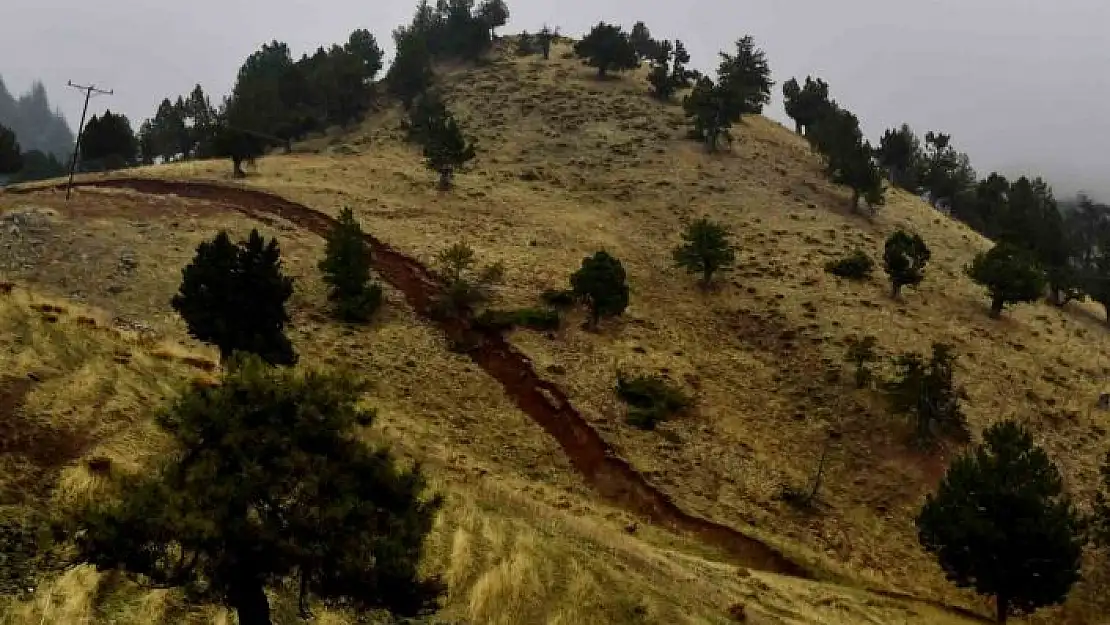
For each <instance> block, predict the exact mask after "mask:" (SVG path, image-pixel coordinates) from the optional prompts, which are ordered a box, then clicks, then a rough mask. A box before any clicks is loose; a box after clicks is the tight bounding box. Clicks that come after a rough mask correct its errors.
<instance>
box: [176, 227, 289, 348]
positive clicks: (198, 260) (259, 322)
mask: <svg viewBox="0 0 1110 625" xmlns="http://www.w3.org/2000/svg"><path fill="white" fill-rule="evenodd" d="M181 277H182V280H181V287H180V289H179V290H178V293H177V294H176V295H174V297H173V300H172V304H173V308H174V310H176V311H177V313H178V314H180V315H181V318H182V319H184V320H185V324H186V325H187V326H188V328H189V334H190V335H191V336H193V337H194V338H196V339H197V340H200V341H204V342H205V343H211V344H213V345H215V346H216V347H217V348H218V349H219V350H220V357H221V358H222V359H223V360H224V361H227V360H228V359H230V358H231V356H232V355H233V354H234V353H235V352H238V351H243V352H248V353H252V354H257V355H258V356H260V357H262V359H264V360H265V361H266V362H269V363H271V364H275V365H292V364H293V363H295V362H296V355H295V354H294V353H293V346H292V344H290V342H289V339H288V338H286V336H285V326H286V324H288V323H289V315H288V314H287V313H286V311H285V303H286V301H288V300H289V297H290V296H292V295H293V280H292V279H290V278H287V277H285V276H284V275H283V274H282V271H281V250H280V249H279V248H278V243H277V239H271V240H270V241H266V239H265V238H263V237H262V236H261V235H260V234H259V233H258V231H257V230H251V233H250V236H249V237H248V238H247V239H246V240H245V241H240V242H239V244H238V245H236V244H234V243H232V242H231V239H230V237H228V235H227V233H226V232H220V233H219V234H218V235H216V237H215V238H214V239H212V240H211V241H205V242H203V243H201V244H200V245H199V246H198V247H197V253H196V256H195V257H194V258H193V261H192V262H191V263H189V265H188V266H186V267H185V268H184V269H183V270H182V271H181Z"/></svg>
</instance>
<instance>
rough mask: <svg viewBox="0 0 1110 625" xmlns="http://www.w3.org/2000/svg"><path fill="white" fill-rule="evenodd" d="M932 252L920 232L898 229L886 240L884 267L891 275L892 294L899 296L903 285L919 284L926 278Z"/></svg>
mask: <svg viewBox="0 0 1110 625" xmlns="http://www.w3.org/2000/svg"><path fill="white" fill-rule="evenodd" d="M931 256H932V253H931V252H930V251H929V248H928V246H926V245H925V240H924V239H922V238H921V235H919V234H916V233H914V234H910V233H908V232H906V231H905V230H901V229H899V230H897V231H895V232H894V233H893V234H891V235H890V237H888V238H887V240H886V245H885V247H884V249H883V269H885V270H886V273H887V275H888V276H890V286H891V295H892V296H893V297H898V295H899V294H901V292H902V287H906V286H917V285H918V284H921V281H922V280H924V279H925V266H926V265H927V264H929V258H930V257H931Z"/></svg>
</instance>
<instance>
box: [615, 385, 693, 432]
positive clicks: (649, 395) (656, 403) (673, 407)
mask: <svg viewBox="0 0 1110 625" xmlns="http://www.w3.org/2000/svg"><path fill="white" fill-rule="evenodd" d="M617 396H619V397H620V398H621V400H623V401H624V403H626V404H628V416H627V421H628V423H629V425H633V426H635V427H638V428H640V429H641V430H654V429H655V426H656V425H657V424H658V423H659V422H661V421H665V420H667V419H668V418H670V417H671V416H673V415H675V414H678V413H680V412H682V411H683V410H685V409H686V408H687V407H688V406H689V405H690V400H689V399H688V398H687V397H686V396H685V395H684V394H683V393H682V391H680V390H679V389H677V388H675V387H673V386H671V385H670V384H668V383H667V381H666V380H664V379H663V378H661V377H658V376H645V375H641V376H637V377H634V378H626V377H624V374H619V375H618V376H617Z"/></svg>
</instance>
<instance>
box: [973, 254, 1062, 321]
mask: <svg viewBox="0 0 1110 625" xmlns="http://www.w3.org/2000/svg"><path fill="white" fill-rule="evenodd" d="M967 275H968V276H969V277H970V278H971V279H972V280H974V281H975V282H977V283H979V284H981V285H983V286H984V287H986V288H987V292H988V293H989V294H990V297H991V317H994V318H997V317H998V316H999V315H1001V314H1002V308H1003V307H1004V306H1006V305H1007V304H1017V303H1021V302H1033V301H1036V300H1037V299H1038V298H1039V297H1040V296H1041V293H1043V292H1044V288H1045V278H1044V273H1043V272H1042V271H1041V269H1040V268H1039V267H1037V265H1036V262H1035V261H1034V260H1033V258H1032V256H1031V255H1030V254H1029V253H1028V252H1027V251H1025V250H1023V249H1021V248H1019V247H1017V246H1014V245H1012V244H1009V243H999V244H998V245H996V246H994V247H993V248H991V250H990V251H989V252H985V253H980V254H978V255H976V256H975V260H973V261H972V263H971V266H970V267H969V268H968V270H967Z"/></svg>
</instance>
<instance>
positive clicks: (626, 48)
mask: <svg viewBox="0 0 1110 625" xmlns="http://www.w3.org/2000/svg"><path fill="white" fill-rule="evenodd" d="M574 53H575V55H577V56H578V58H580V59H583V60H584V63H585V64H586V65H588V66H590V67H596V68H597V76H598V78H604V77H605V76H606V75H607V74H608V73H609V72H610V71H615V72H620V71H624V70H627V69H636V68H637V67H639V66H640V59H639V57H638V56H637V53H636V47H635V46H634V45H633V44H632V41H631V40H630V39H629V36H628V34H627V33H625V32H624V31H623V30H622V29H621V27H620V26H614V25H612V24H606V23H605V22H599V23H598V24H597V26H594V28H593V30H591V31H590V33H589V34H588V35H586V36H585V37H583V38H582V39H581V40H580V41H578V42H577V43H575V44H574Z"/></svg>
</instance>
